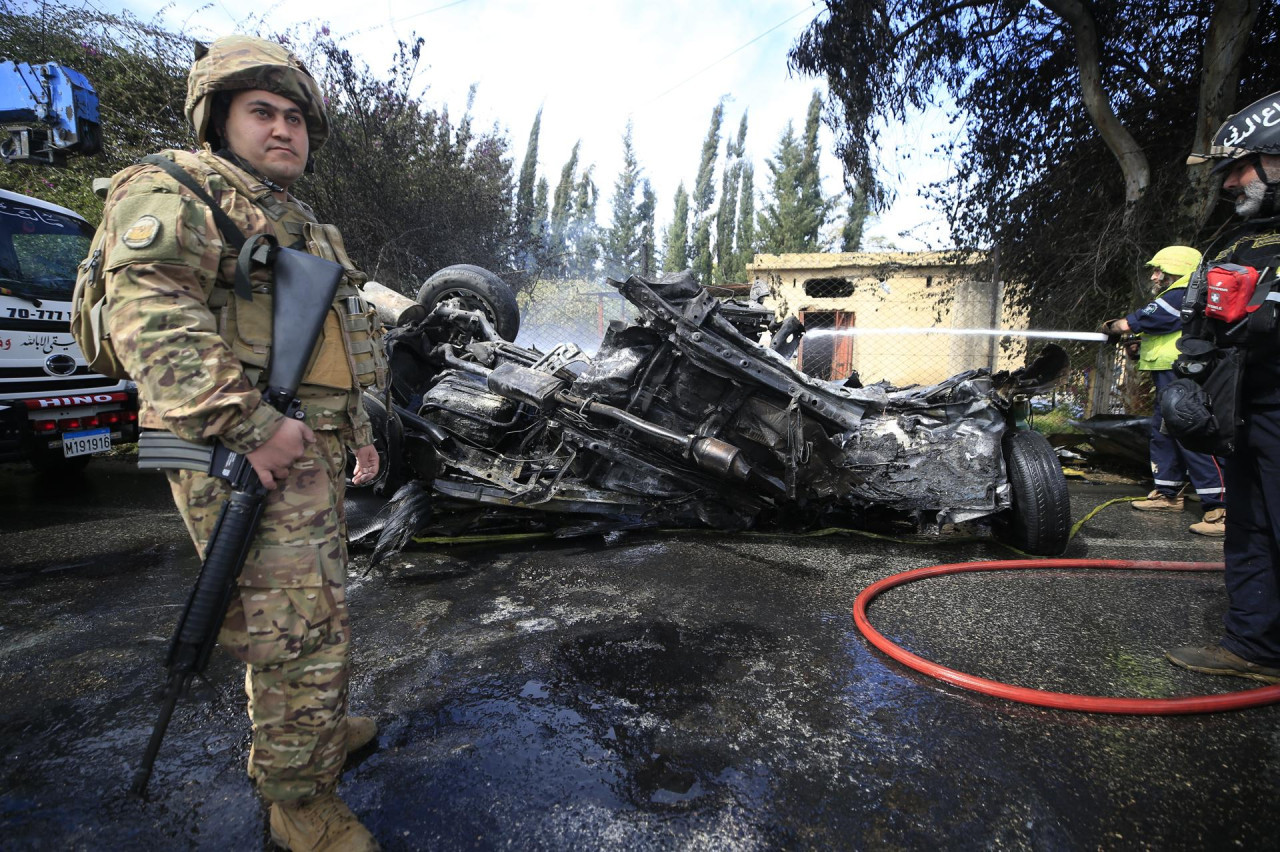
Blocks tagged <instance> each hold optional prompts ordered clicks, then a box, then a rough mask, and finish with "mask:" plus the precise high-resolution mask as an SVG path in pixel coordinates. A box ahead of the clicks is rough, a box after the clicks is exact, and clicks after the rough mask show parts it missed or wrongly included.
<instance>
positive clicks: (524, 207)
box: [515, 109, 542, 265]
mask: <svg viewBox="0 0 1280 852" xmlns="http://www.w3.org/2000/svg"><path fill="white" fill-rule="evenodd" d="M541 127H542V110H541V109H539V110H538V114H537V115H536V116H534V119H533V127H532V128H531V129H530V130H529V144H528V145H527V146H526V147H525V150H524V163H523V164H522V165H521V166H520V180H519V182H518V183H517V184H516V215H515V241H516V250H517V252H519V253H520V254H522V255H525V258H522V261H523V262H527V260H526V259H527V258H528V257H529V255H530V254H531V253H532V251H533V249H534V247H535V246H537V237H536V235H535V233H534V218H535V216H536V213H535V210H534V192H535V186H536V184H537V175H538V133H539V130H540V129H541ZM523 262H522V265H524V263H523Z"/></svg>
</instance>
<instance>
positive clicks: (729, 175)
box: [715, 113, 747, 284]
mask: <svg viewBox="0 0 1280 852" xmlns="http://www.w3.org/2000/svg"><path fill="white" fill-rule="evenodd" d="M746 141H747V114H746V113H743V114H742V121H741V123H740V124H739V125H738V136H737V139H736V140H735V139H732V138H730V139H727V140H725V144H724V148H725V151H724V171H723V174H722V178H721V180H722V182H721V186H720V207H719V209H718V210H717V211H716V246H715V250H716V257H715V262H716V270H715V280H716V283H718V284H720V283H724V282H726V281H727V282H734V281H739V280H741V279H742V278H743V277H744V275H745V274H746V270H745V269H741V268H739V265H738V255H737V254H736V253H735V251H734V247H733V238H734V236H735V235H736V233H737V217H738V186H739V184H740V183H741V182H742V169H743V159H742V157H743V153H744V151H745V150H746Z"/></svg>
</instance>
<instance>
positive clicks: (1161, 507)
mask: <svg viewBox="0 0 1280 852" xmlns="http://www.w3.org/2000/svg"><path fill="white" fill-rule="evenodd" d="M1129 505H1130V506H1132V507H1133V508H1135V509H1137V510H1138V511H1139V512H1181V511H1182V496H1181V495H1179V496H1177V497H1170V496H1168V495H1167V494H1161V493H1160V492H1159V491H1152V492H1151V493H1150V494H1148V495H1147V499H1145V500H1134V501H1133V502H1132V503H1130V504H1129Z"/></svg>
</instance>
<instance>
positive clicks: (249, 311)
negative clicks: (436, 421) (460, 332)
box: [175, 152, 387, 429]
mask: <svg viewBox="0 0 1280 852" xmlns="http://www.w3.org/2000/svg"><path fill="white" fill-rule="evenodd" d="M179 157H181V159H179V158H175V159H177V161H178V163H179V164H180V165H184V166H189V165H191V163H190V160H196V159H198V162H199V166H200V167H201V170H202V171H206V172H207V170H208V169H213V170H214V171H215V172H216V173H217V176H218V177H221V178H222V179H223V181H225V182H226V184H227V185H228V186H229V187H230V188H232V189H234V190H235V191H236V192H237V193H239V194H240V195H242V196H243V197H245V198H247V199H249V200H251V201H252V202H253V204H254V207H253V209H254V211H255V213H260V214H261V215H262V218H263V219H264V220H265V221H263V222H259V223H256V224H258V225H259V226H260V225H263V224H265V225H270V227H271V229H272V231H273V232H274V234H275V237H276V239H277V240H278V241H279V244H280V245H282V246H287V247H290V248H295V249H298V250H301V251H306V252H308V253H309V254H314V255H317V256H318V257H323V258H325V259H326V260H331V261H334V262H336V263H338V264H340V265H341V266H342V267H343V269H344V270H346V275H345V277H344V279H343V281H342V283H341V284H339V285H338V292H337V295H336V296H335V297H334V302H333V307H332V309H331V310H330V312H329V315H328V317H327V318H326V320H325V325H324V329H323V331H322V332H321V335H320V339H319V341H317V343H316V348H315V351H314V352H313V353H312V355H311V361H310V363H309V364H308V367H307V372H306V375H305V376H304V377H303V379H302V384H301V385H300V386H299V388H298V398H299V399H300V400H301V401H302V402H303V405H304V407H305V409H306V412H307V423H308V425H310V426H311V427H312V428H313V429H316V428H318V429H326V428H340V427H341V426H343V425H345V423H346V422H349V419H350V418H351V417H352V416H353V415H354V414H355V410H354V409H355V407H357V406H359V405H360V394H359V392H360V390H362V389H363V388H370V387H376V388H381V387H383V386H385V383H386V378H387V364H386V358H385V355H384V352H383V346H382V328H381V325H380V323H379V322H378V319H377V316H376V314H375V311H374V309H373V306H372V305H370V304H369V303H367V302H366V301H365V300H364V298H363V297H362V296H361V294H360V285H361V284H363V283H364V282H365V281H367V280H368V278H367V276H366V275H365V274H364V273H363V272H361V271H360V270H359V269H357V268H356V267H355V264H353V263H352V262H351V258H349V257H348V256H347V252H346V249H345V247H344V246H343V244H342V236H341V234H339V232H338V229H337V228H335V227H334V226H333V225H321V224H319V223H318V222H316V219H315V216H314V215H313V214H312V212H311V210H310V208H308V207H307V206H306V205H305V204H303V203H302V202H300V201H296V200H290V201H287V202H282V201H280V200H279V199H277V198H276V197H275V195H274V194H273V193H272V191H271V190H270V189H269V188H268V187H267V186H265V185H264V184H262V183H259V182H256V181H252V179H251V177H250V176H249V175H247V174H246V173H244V172H242V171H241V170H239V169H237V168H235V167H234V166H232V165H231V164H230V163H227V162H226V161H224V160H222V159H221V158H219V157H216V156H214V155H212V154H210V153H208V152H204V153H201V154H200V155H198V158H197V157H190V155H185V156H183V155H179ZM188 157H190V160H188V159H187V158H188ZM184 160H185V161H186V162H184ZM210 178H211V188H215V187H213V186H212V181H213V180H216V178H214V176H213V175H210ZM257 230H258V231H261V227H258V228H257ZM234 261H235V259H234V257H224V258H223V265H222V268H221V270H220V274H219V275H218V282H219V286H216V287H214V289H213V290H212V291H211V292H210V293H209V294H208V304H209V309H210V310H212V311H214V313H215V314H216V316H217V318H218V333H219V334H220V335H221V337H222V339H223V340H224V341H226V343H227V345H228V346H229V347H230V348H231V351H232V352H233V353H234V354H235V356H236V357H237V358H238V359H239V360H240V362H241V363H242V364H243V365H244V370H245V375H246V376H247V377H248V379H249V381H251V382H253V383H254V384H255V385H259V386H260V381H259V380H260V378H261V377H262V374H263V370H264V368H265V367H266V366H267V363H268V361H269V359H270V356H271V312H272V303H273V299H272V297H271V290H272V285H271V279H270V272H269V270H265V269H259V270H256V271H255V272H254V273H253V274H252V275H251V276H250V281H251V282H252V284H253V298H252V299H251V300H245V299H240V298H237V297H236V296H235V295H234V293H233V291H232V290H231V289H229V285H230V282H231V281H233V280H234ZM223 282H227V286H226V287H224V286H222V284H223ZM353 380H354V381H353Z"/></svg>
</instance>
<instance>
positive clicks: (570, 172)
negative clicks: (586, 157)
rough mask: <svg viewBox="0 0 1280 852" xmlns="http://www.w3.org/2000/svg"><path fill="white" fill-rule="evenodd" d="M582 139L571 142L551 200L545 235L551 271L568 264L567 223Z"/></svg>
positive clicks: (571, 207)
mask: <svg viewBox="0 0 1280 852" xmlns="http://www.w3.org/2000/svg"><path fill="white" fill-rule="evenodd" d="M581 145H582V140H578V141H577V142H574V143H573V151H572V152H570V154H569V159H568V161H567V162H565V164H564V167H563V168H561V169H560V182H559V183H557V184H556V192H555V195H554V196H553V198H552V201H551V214H550V223H549V228H548V230H549V233H548V235H547V260H548V263H547V265H548V266H549V267H550V268H551V270H552V271H554V272H557V273H564V272H565V271H566V270H567V269H568V266H569V225H570V221H571V218H572V216H573V199H574V188H575V184H576V181H577V178H576V173H577V171H578V149H579V147H581Z"/></svg>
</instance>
